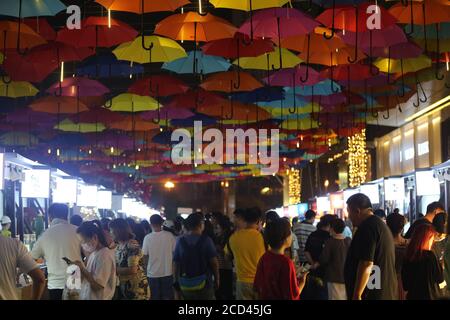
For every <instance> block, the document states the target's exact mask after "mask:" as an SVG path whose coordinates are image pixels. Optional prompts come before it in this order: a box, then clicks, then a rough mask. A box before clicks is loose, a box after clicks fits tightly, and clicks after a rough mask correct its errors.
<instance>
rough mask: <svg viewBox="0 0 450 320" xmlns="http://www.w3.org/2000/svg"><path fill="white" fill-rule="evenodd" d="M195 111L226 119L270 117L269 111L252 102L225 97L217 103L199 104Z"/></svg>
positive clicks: (258, 119)
mask: <svg viewBox="0 0 450 320" xmlns="http://www.w3.org/2000/svg"><path fill="white" fill-rule="evenodd" d="M196 111H197V112H200V113H203V114H206V115H208V116H212V117H219V118H222V119H227V120H230V119H233V120H248V121H262V120H267V119H270V118H271V114H270V113H269V112H267V111H266V110H264V109H262V108H260V107H258V106H256V105H254V104H243V103H241V102H239V101H232V100H226V99H224V100H223V102H222V103H219V104H214V105H209V106H200V107H198V108H197V110H196Z"/></svg>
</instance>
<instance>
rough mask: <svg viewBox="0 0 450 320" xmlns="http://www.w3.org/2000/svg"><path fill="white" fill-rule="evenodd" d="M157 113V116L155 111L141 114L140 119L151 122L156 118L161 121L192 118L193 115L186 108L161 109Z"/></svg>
mask: <svg viewBox="0 0 450 320" xmlns="http://www.w3.org/2000/svg"><path fill="white" fill-rule="evenodd" d="M159 112H160V113H159V115H158V112H157V111H147V112H143V113H142V114H141V115H140V117H141V119H143V120H152V119H156V118H158V117H161V119H186V118H189V117H192V116H194V113H192V112H191V111H189V110H188V109H186V108H185V109H181V108H174V107H163V108H161V109H160V111H159Z"/></svg>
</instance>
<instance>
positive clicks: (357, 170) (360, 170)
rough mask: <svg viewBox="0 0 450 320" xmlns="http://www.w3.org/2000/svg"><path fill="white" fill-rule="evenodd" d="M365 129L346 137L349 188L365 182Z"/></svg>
mask: <svg viewBox="0 0 450 320" xmlns="http://www.w3.org/2000/svg"><path fill="white" fill-rule="evenodd" d="M367 159H368V156H367V150H366V129H363V130H362V131H361V133H357V134H355V135H353V136H351V137H348V176H349V185H350V187H351V188H353V187H357V186H359V185H360V184H362V183H364V182H366V176H367Z"/></svg>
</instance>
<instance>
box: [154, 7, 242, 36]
mask: <svg viewBox="0 0 450 320" xmlns="http://www.w3.org/2000/svg"><path fill="white" fill-rule="evenodd" d="M235 32H236V28H235V27H234V26H233V25H232V24H230V23H229V22H228V21H226V20H224V19H222V18H219V17H216V16H213V15H212V14H207V15H205V16H202V15H200V14H198V13H197V12H187V13H182V14H174V15H171V16H169V17H167V18H165V19H163V20H162V21H160V22H159V23H158V24H157V25H156V28H155V34H159V35H162V36H166V37H169V38H172V39H174V40H183V41H194V42H208V41H213V40H218V39H224V38H231V37H233V36H234V34H235Z"/></svg>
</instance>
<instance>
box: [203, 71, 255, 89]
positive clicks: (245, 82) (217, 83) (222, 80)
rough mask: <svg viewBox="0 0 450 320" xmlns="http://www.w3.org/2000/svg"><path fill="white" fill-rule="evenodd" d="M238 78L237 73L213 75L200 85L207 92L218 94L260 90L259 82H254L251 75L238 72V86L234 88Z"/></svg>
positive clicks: (229, 72) (228, 72)
mask: <svg viewBox="0 0 450 320" xmlns="http://www.w3.org/2000/svg"><path fill="white" fill-rule="evenodd" d="M237 77H238V72H237V71H227V72H220V73H216V74H213V75H211V76H209V77H208V78H206V80H205V81H203V83H202V84H201V85H200V87H202V88H203V89H205V90H207V91H220V92H238V91H253V90H255V89H258V88H262V87H263V85H262V84H261V82H259V81H258V80H256V79H255V78H254V77H253V76H252V75H251V74H249V73H247V72H240V77H241V78H240V79H241V80H240V81H241V83H240V86H239V88H236V86H235V81H236V79H237Z"/></svg>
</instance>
